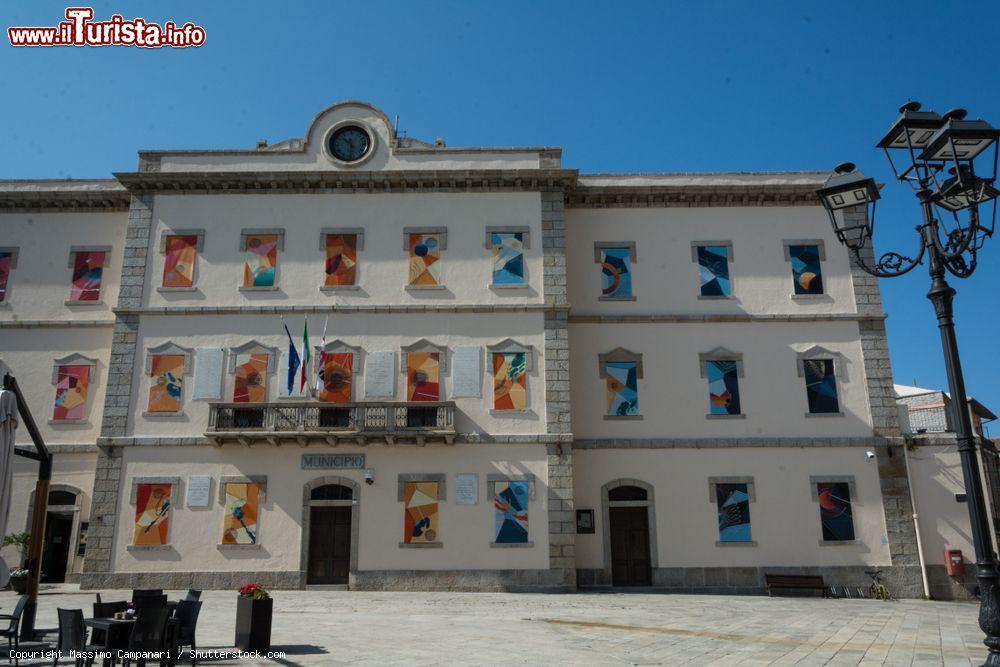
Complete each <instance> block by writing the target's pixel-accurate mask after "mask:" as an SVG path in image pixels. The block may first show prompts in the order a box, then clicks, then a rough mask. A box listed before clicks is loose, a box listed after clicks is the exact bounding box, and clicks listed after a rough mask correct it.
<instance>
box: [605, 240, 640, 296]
mask: <svg viewBox="0 0 1000 667" xmlns="http://www.w3.org/2000/svg"><path fill="white" fill-rule="evenodd" d="M631 265H632V251H631V250H630V249H629V248H601V296H606V297H628V296H632V266H631Z"/></svg>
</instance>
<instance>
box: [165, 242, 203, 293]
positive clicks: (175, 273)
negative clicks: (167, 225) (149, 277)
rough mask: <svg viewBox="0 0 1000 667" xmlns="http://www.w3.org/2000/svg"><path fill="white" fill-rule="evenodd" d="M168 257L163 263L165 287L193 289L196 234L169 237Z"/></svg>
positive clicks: (167, 243) (196, 244)
mask: <svg viewBox="0 0 1000 667" xmlns="http://www.w3.org/2000/svg"><path fill="white" fill-rule="evenodd" d="M166 245H167V256H166V259H165V260H164V261H163V286H164V287H192V286H193V285H194V263H195V259H196V258H197V248H198V236H197V235H195V234H191V235H184V236H168V237H167V242H166Z"/></svg>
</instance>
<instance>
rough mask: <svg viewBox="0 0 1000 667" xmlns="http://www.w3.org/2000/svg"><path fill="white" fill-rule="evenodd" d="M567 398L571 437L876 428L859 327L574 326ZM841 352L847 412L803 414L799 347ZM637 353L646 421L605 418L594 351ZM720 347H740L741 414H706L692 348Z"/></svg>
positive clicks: (703, 382) (824, 433)
mask: <svg viewBox="0 0 1000 667" xmlns="http://www.w3.org/2000/svg"><path fill="white" fill-rule="evenodd" d="M569 329H570V377H572V378H573V382H572V385H571V387H570V396H571V399H572V402H573V434H574V435H575V436H576V437H577V438H698V437H702V438H713V437H719V438H722V437H792V436H802V437H845V436H857V437H869V436H871V434H872V427H871V417H870V410H869V408H868V398H867V388H866V384H865V374H864V362H863V358H862V355H861V343H860V341H859V338H858V325H857V324H855V323H854V322H844V323H838V322H825V323H788V322H783V323H774V324H770V323H768V324H734V323H712V324H703V323H702V324H698V323H691V324H662V323H657V324H650V323H646V324H570V327H569ZM817 344H818V345H820V346H822V347H824V348H826V349H828V350H830V351H833V352H839V353H840V354H841V355H842V360H843V361H844V363H842V364H841V365H840V368H842V369H843V372H840V373H839V376H838V378H837V383H838V386H837V390H838V398H839V400H840V408H841V411H842V412H843V413H844V414H843V416H821V417H806V416H805V415H806V413H807V412H808V411H809V407H808V403H807V400H806V388H805V379H804V378H802V377H799V375H798V365H797V353H798V352H802V351H805V350H807V349H809V348H810V347H812V346H814V345H817ZM619 346H620V347H623V348H626V349H627V350H629V351H631V352H637V353H641V354H642V355H643V356H642V361H643V371H644V373H643V375H644V377H643V379H640V380H639V412H640V414H641V415H642V416H643V419H642V420H628V421H623V420H614V421H608V420H605V419H604V415H605V414H607V399H606V397H607V391H606V388H605V383H604V380H603V379H601V377H600V375H599V366H598V355H599V354H603V353H605V352H610V351H611V350H613V349H615V348H616V347H619ZM716 347H725V348H727V349H729V350H731V351H733V352H741V353H742V354H743V367H744V372H745V374H744V377H742V378H740V379H739V386H740V403H741V408H742V410H743V413H744V414H745V415H746V417H745V418H744V419H708V418H706V415H707V414H708V412H709V404H708V380H707V379H706V378H703V377H701V369H700V362H699V358H698V354H699V353H702V352H709V351H711V350H713V349H715V348H716Z"/></svg>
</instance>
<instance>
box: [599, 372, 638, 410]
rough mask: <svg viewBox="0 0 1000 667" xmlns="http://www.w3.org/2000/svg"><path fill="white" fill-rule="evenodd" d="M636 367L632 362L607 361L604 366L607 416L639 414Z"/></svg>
mask: <svg viewBox="0 0 1000 667" xmlns="http://www.w3.org/2000/svg"><path fill="white" fill-rule="evenodd" d="M637 366H638V365H637V364H636V362H634V361H609V362H608V363H607V364H605V366H604V382H605V385H606V388H607V392H608V412H607V414H608V415H613V416H615V417H630V416H634V415H638V414H639V385H638V371H637Z"/></svg>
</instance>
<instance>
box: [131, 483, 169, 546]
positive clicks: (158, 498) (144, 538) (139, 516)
mask: <svg viewBox="0 0 1000 667" xmlns="http://www.w3.org/2000/svg"><path fill="white" fill-rule="evenodd" d="M172 491H173V485H172V484H142V483H140V484H137V485H136V494H135V498H136V502H135V522H134V526H133V532H132V544H134V545H136V546H163V545H165V544H167V536H168V535H169V529H170V510H171V509H173V507H172V505H171V502H170V494H171V492H172Z"/></svg>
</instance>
